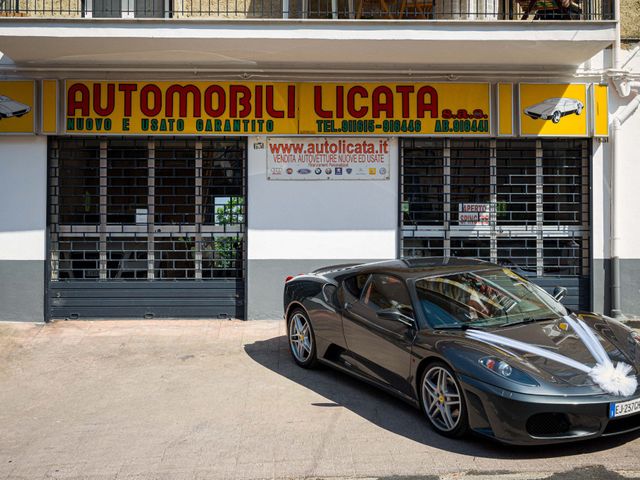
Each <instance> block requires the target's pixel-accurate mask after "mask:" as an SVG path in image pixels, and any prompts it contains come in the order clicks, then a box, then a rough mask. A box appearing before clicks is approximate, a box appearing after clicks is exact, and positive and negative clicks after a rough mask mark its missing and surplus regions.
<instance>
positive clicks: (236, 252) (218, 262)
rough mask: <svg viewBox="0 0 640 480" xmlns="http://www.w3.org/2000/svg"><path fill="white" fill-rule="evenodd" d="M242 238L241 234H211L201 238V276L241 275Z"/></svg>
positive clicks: (242, 261) (222, 276)
mask: <svg viewBox="0 0 640 480" xmlns="http://www.w3.org/2000/svg"><path fill="white" fill-rule="evenodd" d="M243 242H244V239H243V237H242V235H241V234H235V235H212V236H208V237H205V238H203V239H202V240H201V244H200V250H201V252H202V278H227V277H231V278H233V277H239V276H241V273H242V270H243V268H244V253H243V252H244V243H243Z"/></svg>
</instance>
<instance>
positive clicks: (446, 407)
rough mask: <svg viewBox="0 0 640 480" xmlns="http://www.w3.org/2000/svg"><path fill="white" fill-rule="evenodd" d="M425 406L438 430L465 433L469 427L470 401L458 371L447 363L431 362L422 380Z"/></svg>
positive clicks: (426, 413) (430, 419)
mask: <svg viewBox="0 0 640 480" xmlns="http://www.w3.org/2000/svg"><path fill="white" fill-rule="evenodd" d="M420 385H421V388H420V397H421V403H422V410H423V411H424V413H425V415H426V416H427V419H428V420H429V423H430V424H431V426H432V427H433V428H434V429H435V430H436V432H438V433H440V434H442V435H445V436H447V437H462V436H463V435H464V434H466V433H467V431H468V430H469V419H468V415H467V405H466V402H465V399H464V395H463V394H462V387H461V386H460V382H458V379H457V378H456V376H455V373H453V371H452V370H451V369H450V368H449V367H448V366H447V365H445V364H444V363H442V362H434V363H432V364H430V365H429V366H428V367H427V368H426V369H425V371H424V373H423V375H422V380H421V382H420Z"/></svg>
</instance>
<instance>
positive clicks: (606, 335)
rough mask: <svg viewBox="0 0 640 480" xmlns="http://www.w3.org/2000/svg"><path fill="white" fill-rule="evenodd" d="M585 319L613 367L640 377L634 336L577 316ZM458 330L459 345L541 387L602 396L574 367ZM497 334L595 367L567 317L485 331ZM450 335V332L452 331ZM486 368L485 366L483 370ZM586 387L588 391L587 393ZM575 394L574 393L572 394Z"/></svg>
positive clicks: (601, 321)
mask: <svg viewBox="0 0 640 480" xmlns="http://www.w3.org/2000/svg"><path fill="white" fill-rule="evenodd" d="M572 318H574V319H575V318H580V319H582V320H583V321H584V322H585V323H586V324H587V325H588V326H589V327H591V328H592V329H593V330H594V331H595V334H596V337H597V339H598V341H599V342H600V343H601V345H602V346H603V348H604V350H605V351H606V352H607V354H608V356H609V358H610V359H611V361H612V362H613V363H614V364H617V363H618V362H624V363H626V364H628V365H630V366H631V367H632V374H633V375H636V376H637V375H638V372H639V368H638V366H639V365H640V345H639V344H638V343H637V341H636V340H634V338H633V337H631V331H630V330H629V329H628V328H626V327H625V326H623V325H622V324H620V323H619V322H616V321H614V320H612V319H608V318H605V317H603V316H599V315H593V314H588V315H577V316H576V315H574V314H572ZM471 331H472V330H468V331H466V332H464V331H456V332H455V336H457V337H458V342H462V343H463V344H464V348H466V349H472V350H474V351H475V352H480V354H481V355H482V356H486V355H493V356H496V357H498V358H501V359H504V360H506V361H508V362H509V364H510V365H512V366H514V367H516V368H519V369H520V370H523V371H525V372H526V373H528V374H529V375H530V376H532V377H534V378H535V379H536V380H538V381H539V382H540V383H542V384H546V385H547V386H550V387H552V390H556V391H558V389H560V390H565V389H574V388H575V387H580V388H581V393H591V394H594V393H602V390H601V389H600V388H599V387H598V386H597V385H595V384H594V382H593V381H592V380H591V378H590V377H589V375H588V374H587V373H585V372H583V371H580V370H578V369H576V368H574V367H571V366H568V365H565V364H563V363H560V362H557V361H553V360H550V359H548V358H546V357H543V356H541V355H536V354H534V353H528V352H524V351H521V350H518V349H515V348H510V347H503V346H499V345H496V344H494V343H491V342H490V341H484V340H480V339H477V338H471V337H470V336H469V335H468V333H467V332H471ZM483 331H487V332H489V333H492V334H494V335H499V336H502V337H506V338H509V339H513V340H517V341H520V342H523V343H527V344H529V345H533V346H536V347H539V348H542V349H545V350H549V351H550V352H553V353H556V354H560V355H563V356H565V357H569V358H571V359H573V360H575V361H578V362H580V363H582V364H584V365H587V366H588V367H594V366H595V365H596V360H595V359H594V357H593V355H592V354H591V352H590V351H589V350H588V348H587V346H586V345H585V344H584V342H583V341H582V340H581V338H580V337H579V336H578V335H577V334H576V333H575V332H574V331H573V329H572V328H571V327H570V326H569V324H568V323H567V322H566V320H565V319H564V317H558V318H555V319H552V320H544V321H538V322H533V323H527V324H516V325H512V326H504V327H500V328H491V329H484V330H483ZM450 333H451V332H450ZM482 368H484V367H482ZM585 387H587V389H586V390H585ZM572 393H574V392H572Z"/></svg>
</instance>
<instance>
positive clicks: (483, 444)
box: [244, 335, 638, 459]
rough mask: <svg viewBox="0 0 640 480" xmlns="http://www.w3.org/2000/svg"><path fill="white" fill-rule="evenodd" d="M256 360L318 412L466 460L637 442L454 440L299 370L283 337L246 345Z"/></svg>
mask: <svg viewBox="0 0 640 480" xmlns="http://www.w3.org/2000/svg"><path fill="white" fill-rule="evenodd" d="M244 348H245V351H246V353H247V354H248V355H249V357H250V358H251V359H253V360H254V361H255V362H257V363H259V364H260V365H262V366H264V367H265V368H268V369H269V370H272V371H273V372H275V373H277V374H279V375H281V376H283V377H285V378H287V379H289V380H291V381H292V382H295V383H297V384H299V385H301V386H303V387H305V388H308V389H310V390H312V391H314V392H316V393H318V394H319V395H321V396H322V397H324V398H326V399H327V401H326V402H318V403H313V404H312V405H313V406H315V407H317V408H327V409H329V408H340V407H342V408H346V409H349V410H350V411H352V412H353V413H355V414H357V415H359V416H360V417H362V418H364V419H366V420H367V421H369V422H372V423H374V424H375V425H377V426H379V427H381V428H384V429H385V430H388V431H391V432H393V433H395V434H397V435H402V436H403V437H406V438H408V439H410V440H413V441H415V442H419V443H421V444H424V445H427V446H430V447H433V448H438V449H441V450H446V451H450V452H454V453H460V454H463V455H472V456H477V457H486V458H498V459H536V458H554V457H566V456H572V455H578V454H580V455H583V454H588V453H591V452H597V451H601V450H606V449H610V448H614V447H617V446H620V445H623V444H625V443H627V442H629V441H632V440H634V439H636V438H637V437H638V434H637V433H630V434H626V435H620V436H616V437H608V438H598V439H594V440H587V441H581V442H574V443H569V444H563V445H562V447H561V448H559V447H558V446H557V445H556V446H553V445H550V446H535V447H519V446H513V445H503V444H500V443H498V442H496V441H492V440H489V439H486V438H483V437H478V436H474V435H470V436H469V437H467V438H465V439H462V440H452V439H449V438H446V437H443V436H441V435H438V434H437V433H435V432H434V431H433V430H431V428H430V427H429V425H428V424H427V423H426V420H424V419H423V417H422V413H421V412H420V411H418V410H417V409H414V408H413V407H411V406H410V405H408V404H406V403H405V402H403V401H401V400H399V399H396V398H395V397H393V396H392V395H389V394H387V393H385V392H383V391H381V390H378V389H376V388H374V387H371V386H369V385H368V384H366V383H364V382H361V381H359V380H356V379H354V378H352V377H350V376H349V375H346V374H343V373H341V372H337V371H334V370H332V369H330V368H327V367H318V368H317V369H313V370H305V369H303V368H300V367H298V366H297V365H296V364H295V363H294V362H293V359H292V358H291V355H290V354H289V351H288V345H287V339H286V337H285V336H284V335H283V336H279V337H274V338H271V339H268V340H261V341H256V342H254V343H251V344H247V345H245V347H244Z"/></svg>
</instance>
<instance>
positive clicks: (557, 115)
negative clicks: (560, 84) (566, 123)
mask: <svg viewBox="0 0 640 480" xmlns="http://www.w3.org/2000/svg"><path fill="white" fill-rule="evenodd" d="M560 118H562V115H561V114H560V112H559V111H557V110H556V111H555V112H553V115H552V116H551V121H552V122H553V123H559V122H560Z"/></svg>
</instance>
